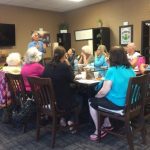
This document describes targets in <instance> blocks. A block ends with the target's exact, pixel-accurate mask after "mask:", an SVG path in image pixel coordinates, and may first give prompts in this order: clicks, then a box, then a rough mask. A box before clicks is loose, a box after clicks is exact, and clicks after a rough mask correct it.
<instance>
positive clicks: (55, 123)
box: [51, 116, 57, 148]
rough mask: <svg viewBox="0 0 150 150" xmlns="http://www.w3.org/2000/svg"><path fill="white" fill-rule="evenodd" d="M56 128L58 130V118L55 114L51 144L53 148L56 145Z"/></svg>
mask: <svg viewBox="0 0 150 150" xmlns="http://www.w3.org/2000/svg"><path fill="white" fill-rule="evenodd" d="M56 130H57V118H56V117H55V116H54V117H53V123H52V144H51V147H52V148H54V145H55V138H56Z"/></svg>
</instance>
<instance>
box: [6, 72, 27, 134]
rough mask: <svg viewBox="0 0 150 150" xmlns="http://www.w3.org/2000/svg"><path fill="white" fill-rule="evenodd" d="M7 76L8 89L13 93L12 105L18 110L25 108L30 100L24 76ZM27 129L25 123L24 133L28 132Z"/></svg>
mask: <svg viewBox="0 0 150 150" xmlns="http://www.w3.org/2000/svg"><path fill="white" fill-rule="evenodd" d="M5 76H6V81H7V83H8V88H9V90H10V93H11V99H12V104H13V105H14V106H16V108H18V107H19V109H21V108H23V107H24V104H25V102H26V101H27V99H28V93H27V91H26V88H25V85H24V81H23V77H22V75H21V74H10V73H6V74H5ZM26 128H27V122H25V123H23V132H24V133H25V131H26Z"/></svg>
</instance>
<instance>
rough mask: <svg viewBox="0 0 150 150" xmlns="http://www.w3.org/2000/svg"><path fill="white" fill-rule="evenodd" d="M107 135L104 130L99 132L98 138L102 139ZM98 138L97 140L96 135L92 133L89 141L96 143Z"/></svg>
mask: <svg viewBox="0 0 150 150" xmlns="http://www.w3.org/2000/svg"><path fill="white" fill-rule="evenodd" d="M107 134H108V133H107V132H106V131H104V130H101V134H100V138H103V137H105V136H106V135H107ZM98 139H99V138H98V134H97V133H93V134H91V135H90V140H91V141H97V140H98Z"/></svg>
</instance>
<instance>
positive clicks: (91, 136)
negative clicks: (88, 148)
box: [90, 133, 98, 141]
mask: <svg viewBox="0 0 150 150" xmlns="http://www.w3.org/2000/svg"><path fill="white" fill-rule="evenodd" d="M90 140H91V141H97V140H98V135H97V134H95V133H93V134H91V135H90Z"/></svg>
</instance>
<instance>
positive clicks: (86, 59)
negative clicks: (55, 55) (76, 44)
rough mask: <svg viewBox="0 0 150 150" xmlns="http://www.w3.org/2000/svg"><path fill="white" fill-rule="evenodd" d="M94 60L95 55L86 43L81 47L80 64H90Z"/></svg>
mask: <svg viewBox="0 0 150 150" xmlns="http://www.w3.org/2000/svg"><path fill="white" fill-rule="evenodd" d="M93 62H94V57H93V55H92V51H91V48H90V47H89V46H88V45H85V46H83V47H82V48H81V54H80V58H79V62H78V64H85V65H87V64H90V63H93Z"/></svg>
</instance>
